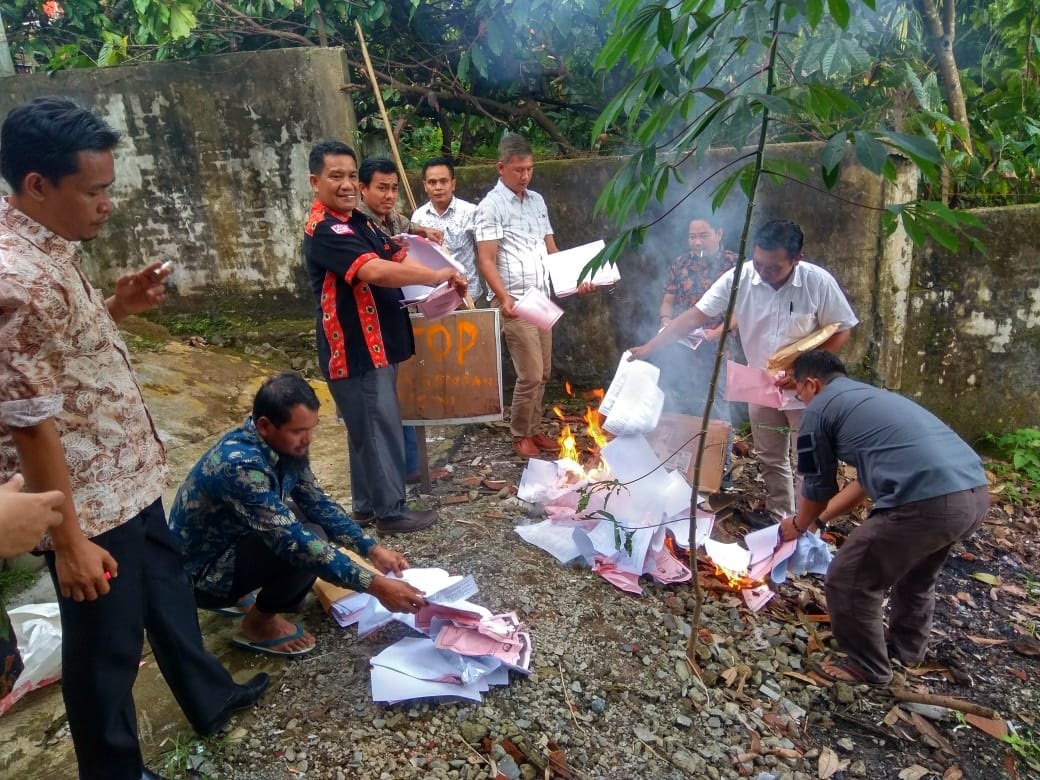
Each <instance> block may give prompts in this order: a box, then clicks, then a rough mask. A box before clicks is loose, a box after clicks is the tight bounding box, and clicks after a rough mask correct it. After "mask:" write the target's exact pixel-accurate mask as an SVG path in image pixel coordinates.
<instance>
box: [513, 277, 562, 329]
mask: <svg viewBox="0 0 1040 780" xmlns="http://www.w3.org/2000/svg"><path fill="white" fill-rule="evenodd" d="M513 313H514V314H515V315H516V316H517V317H519V318H520V319H522V320H526V321H527V322H530V323H531V324H532V325H535V326H537V327H538V329H539V330H552V326H553V325H555V324H556V321H557V320H558V319H560V317H562V316H563V309H561V308H560V307H559V306H557V305H556V304H555V303H553V302H552V301H550V300H549V298H548V296H546V294H545V293H543V292H542V291H541V290H539V289H538V288H537V287H530V288H528V290H527V292H525V293H524V294H523V296H522V297H521V298H520V300H518V301H517V302H516V303H515V304H513Z"/></svg>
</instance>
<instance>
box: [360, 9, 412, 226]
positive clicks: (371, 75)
mask: <svg viewBox="0 0 1040 780" xmlns="http://www.w3.org/2000/svg"><path fill="white" fill-rule="evenodd" d="M354 29H355V30H356V31H357V37H358V43H360V44H361V56H362V57H364V59H365V75H367V76H368V80H369V82H370V83H371V84H372V92H374V93H375V96H376V104H377V105H378V106H379V115H380V116H381V117H382V118H383V129H384V130H386V137H387V140H389V141H390V153H391V154H392V155H393V156H394V164H395V165H396V166H397V176H398V178H400V180H401V187H402V189H404V195H405V198H407V199H408V205H409V206H410V207H411V210H412V212H414V211H415V209H416V203H415V195H413V194H412V185H411V184H410V183H409V181H408V176H407V174H406V173H405V170H404V163H403V162H402V161H401V152H400V151H399V150H398V148H397V139H396V138H394V131H393V130H392V129H391V128H390V117H389V116H387V113H386V104H385V103H383V93H382V92H381V91H380V89H379V82H378V81H376V71H375V69H374V68H373V67H372V60H371V58H370V57H369V56H368V45H367V44H366V43H365V33H364V32H363V31H362V30H361V23H360V22H359V21H358V20H357V19H355V20H354Z"/></svg>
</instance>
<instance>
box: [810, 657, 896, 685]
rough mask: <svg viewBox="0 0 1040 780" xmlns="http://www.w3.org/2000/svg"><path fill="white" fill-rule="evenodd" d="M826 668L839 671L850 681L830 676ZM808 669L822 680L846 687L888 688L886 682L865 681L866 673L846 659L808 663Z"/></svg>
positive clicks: (828, 659)
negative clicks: (842, 684) (843, 684)
mask: <svg viewBox="0 0 1040 780" xmlns="http://www.w3.org/2000/svg"><path fill="white" fill-rule="evenodd" d="M826 666H832V667H834V668H836V669H840V670H841V671H843V672H845V674H847V675H848V676H849V677H851V678H852V679H851V680H849V679H846V678H844V677H839V676H838V675H836V674H831V673H830V672H828V671H827V670H826V669H825V668H824V667H826ZM809 668H810V669H812V670H813V671H814V672H816V674H818V675H820V677H822V678H823V679H825V680H830V681H831V682H840V683H845V684H846V685H866V686H868V687H870V688H887V687H888V683H887V682H875V681H873V680H869V679H867V675H866V672H864V671H863V670H862V669H860V668H859V667H858V666H856V664H854V663H853V662H852V661H850V660H849V659H847V658H825V659H824V660H822V661H810V662H809Z"/></svg>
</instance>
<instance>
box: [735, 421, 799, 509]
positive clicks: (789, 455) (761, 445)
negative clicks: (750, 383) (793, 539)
mask: <svg viewBox="0 0 1040 780" xmlns="http://www.w3.org/2000/svg"><path fill="white" fill-rule="evenodd" d="M748 416H749V417H750V418H751V439H752V441H754V443H755V452H756V453H757V454H758V462H759V467H760V469H761V473H762V481H763V482H765V484H766V509H767V510H768V511H770V512H772V513H773V514H774V515H777V516H782V515H793V514H794V511H795V496H796V495H797V493H796V488H797V487H799V486H800V485H801V478H800V477H797V476H796V474H795V469H794V464H796V463H797V462H798V460H797V457H798V456H797V445H796V442H797V439H798V426H799V425H800V424H801V422H802V411H801V409H796V410H792V411H782V410H780V409H771V408H769V407H768V406H758V405H757V404H748Z"/></svg>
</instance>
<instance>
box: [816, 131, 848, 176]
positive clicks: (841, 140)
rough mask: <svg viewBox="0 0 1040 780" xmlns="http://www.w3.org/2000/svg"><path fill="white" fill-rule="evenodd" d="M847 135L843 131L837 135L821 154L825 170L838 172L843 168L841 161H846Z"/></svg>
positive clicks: (821, 162)
mask: <svg viewBox="0 0 1040 780" xmlns="http://www.w3.org/2000/svg"><path fill="white" fill-rule="evenodd" d="M847 137H848V136H847V134H846V133H845V132H844V131H843V132H840V133H835V134H834V135H832V136H831V138H830V140H829V141H827V144H826V145H825V146H824V147H823V151H822V152H820V165H821V166H823V170H824V171H825V172H826V171H836V170H838V169H839V168H840V167H841V161H842V160H843V159H845V141H846V139H847Z"/></svg>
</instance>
